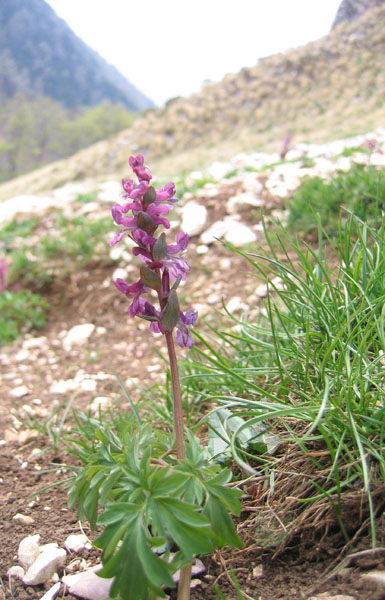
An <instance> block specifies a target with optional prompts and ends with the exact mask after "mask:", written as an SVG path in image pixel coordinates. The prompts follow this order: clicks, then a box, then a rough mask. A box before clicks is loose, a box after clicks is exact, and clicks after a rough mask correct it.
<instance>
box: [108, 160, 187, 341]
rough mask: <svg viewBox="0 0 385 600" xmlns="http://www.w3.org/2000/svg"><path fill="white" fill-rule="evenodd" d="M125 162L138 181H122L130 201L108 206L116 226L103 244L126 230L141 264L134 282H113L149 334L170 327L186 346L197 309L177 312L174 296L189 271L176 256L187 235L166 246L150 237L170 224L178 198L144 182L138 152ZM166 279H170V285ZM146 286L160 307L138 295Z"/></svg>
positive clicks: (147, 176) (171, 189)
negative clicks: (143, 320) (147, 324)
mask: <svg viewBox="0 0 385 600" xmlns="http://www.w3.org/2000/svg"><path fill="white" fill-rule="evenodd" d="M129 164H130V166H131V168H132V170H133V171H134V173H135V174H136V175H137V177H138V180H139V184H138V185H135V184H134V181H133V180H132V179H127V180H126V179H123V180H122V186H123V189H124V194H122V198H123V199H124V200H131V202H130V201H128V202H126V203H125V204H123V205H120V204H115V205H114V206H113V208H112V217H113V219H114V222H115V223H116V224H117V225H120V226H122V229H120V231H118V233H117V234H116V235H115V236H114V238H113V239H112V240H111V241H110V242H109V244H110V246H113V245H115V244H117V243H118V242H120V240H121V239H122V237H123V236H124V234H125V233H127V235H128V236H129V237H130V238H131V239H132V240H133V241H134V242H135V244H136V246H135V247H134V248H133V249H132V253H133V254H134V256H139V257H140V258H141V260H142V261H143V263H144V264H143V266H142V267H141V268H140V279H139V281H137V282H136V283H133V284H131V285H130V284H128V283H126V282H125V281H124V280H123V279H117V280H116V281H115V286H116V287H117V289H118V290H119V291H120V292H122V293H123V294H125V295H126V296H127V297H128V298H132V302H131V304H130V306H129V309H128V314H129V316H130V317H136V316H137V317H140V318H142V319H145V320H147V321H150V329H151V331H153V332H154V333H162V334H165V333H170V332H172V331H173V329H174V328H175V327H176V328H177V334H176V341H177V343H178V344H179V345H180V346H181V347H184V348H192V346H193V345H194V342H193V339H192V336H191V332H190V327H191V326H192V325H194V324H195V321H196V319H197V313H196V312H195V311H193V310H188V311H187V312H186V314H183V312H181V310H180V308H179V302H178V298H177V294H176V289H177V287H178V285H179V283H180V281H184V280H185V279H186V274H187V272H188V271H189V270H190V266H189V264H188V262H187V261H186V260H185V259H184V258H183V257H182V256H181V255H182V254H183V253H184V252H185V250H186V248H187V245H188V241H189V237H188V235H187V233H183V232H182V231H180V232H179V233H178V234H177V236H176V243H175V244H167V241H166V236H165V234H164V233H161V234H160V235H159V236H158V237H156V233H157V229H158V227H159V226H162V227H164V228H165V229H169V228H170V223H169V221H168V219H167V218H166V215H168V213H169V212H170V210H171V209H172V208H173V206H172V204H174V203H175V202H177V200H178V199H177V198H176V197H175V192H176V190H175V185H174V184H173V183H168V184H167V185H165V186H164V188H162V189H160V190H155V188H153V187H152V186H150V184H149V183H150V181H151V179H152V175H151V172H150V170H149V169H148V168H147V167H146V166H145V165H144V159H143V156H142V155H141V154H139V155H138V156H136V157H135V156H131V157H130V159H129ZM168 203H171V204H168ZM170 282H173V285H172V287H170ZM150 290H155V291H156V292H157V295H158V300H159V307H160V310H157V309H156V308H155V307H154V306H153V305H152V304H151V303H150V302H149V301H147V300H145V299H144V298H142V295H143V294H145V293H147V292H149V291H150Z"/></svg>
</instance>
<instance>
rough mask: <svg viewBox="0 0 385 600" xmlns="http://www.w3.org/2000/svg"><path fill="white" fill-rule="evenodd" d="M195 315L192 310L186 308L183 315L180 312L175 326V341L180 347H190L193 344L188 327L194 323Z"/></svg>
mask: <svg viewBox="0 0 385 600" xmlns="http://www.w3.org/2000/svg"><path fill="white" fill-rule="evenodd" d="M197 316H198V315H197V313H196V312H195V311H194V310H188V311H187V312H186V314H185V315H184V314H183V313H182V312H181V313H180V316H179V321H178V325H177V326H176V327H177V331H176V341H177V343H178V344H179V346H181V347H182V348H192V347H193V345H194V341H193V339H192V337H191V332H190V329H189V327H190V326H191V325H195V321H196V320H197Z"/></svg>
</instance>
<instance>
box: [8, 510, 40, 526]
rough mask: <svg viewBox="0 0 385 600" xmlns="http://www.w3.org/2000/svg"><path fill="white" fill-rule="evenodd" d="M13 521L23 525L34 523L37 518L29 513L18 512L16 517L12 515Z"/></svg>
mask: <svg viewBox="0 0 385 600" xmlns="http://www.w3.org/2000/svg"><path fill="white" fill-rule="evenodd" d="M12 520H13V521H17V522H18V523H21V524H22V525H32V523H34V522H35V519H33V518H32V517H29V516H28V515H23V514H22V513H16V515H15V516H14V517H12Z"/></svg>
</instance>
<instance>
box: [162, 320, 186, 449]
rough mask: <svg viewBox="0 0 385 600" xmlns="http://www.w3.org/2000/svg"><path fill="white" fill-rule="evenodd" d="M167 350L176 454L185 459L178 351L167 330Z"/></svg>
mask: <svg viewBox="0 0 385 600" xmlns="http://www.w3.org/2000/svg"><path fill="white" fill-rule="evenodd" d="M165 336H166V342H167V350H168V355H169V359H170V370H171V381H172V392H173V397H174V423H175V438H176V456H177V458H178V459H180V460H183V459H184V457H185V451H184V439H183V438H184V436H183V415H182V399H181V395H180V382H179V373H178V364H177V361H176V353H175V346H174V339H173V337H172V333H171V332H166V334H165Z"/></svg>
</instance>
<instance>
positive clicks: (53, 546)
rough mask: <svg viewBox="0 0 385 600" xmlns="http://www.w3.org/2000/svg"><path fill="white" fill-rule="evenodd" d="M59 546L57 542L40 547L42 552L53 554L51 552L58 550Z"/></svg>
mask: <svg viewBox="0 0 385 600" xmlns="http://www.w3.org/2000/svg"><path fill="white" fill-rule="evenodd" d="M58 548H59V545H58V543H57V542H50V543H49V544H43V546H40V552H51V550H57V549H58Z"/></svg>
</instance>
